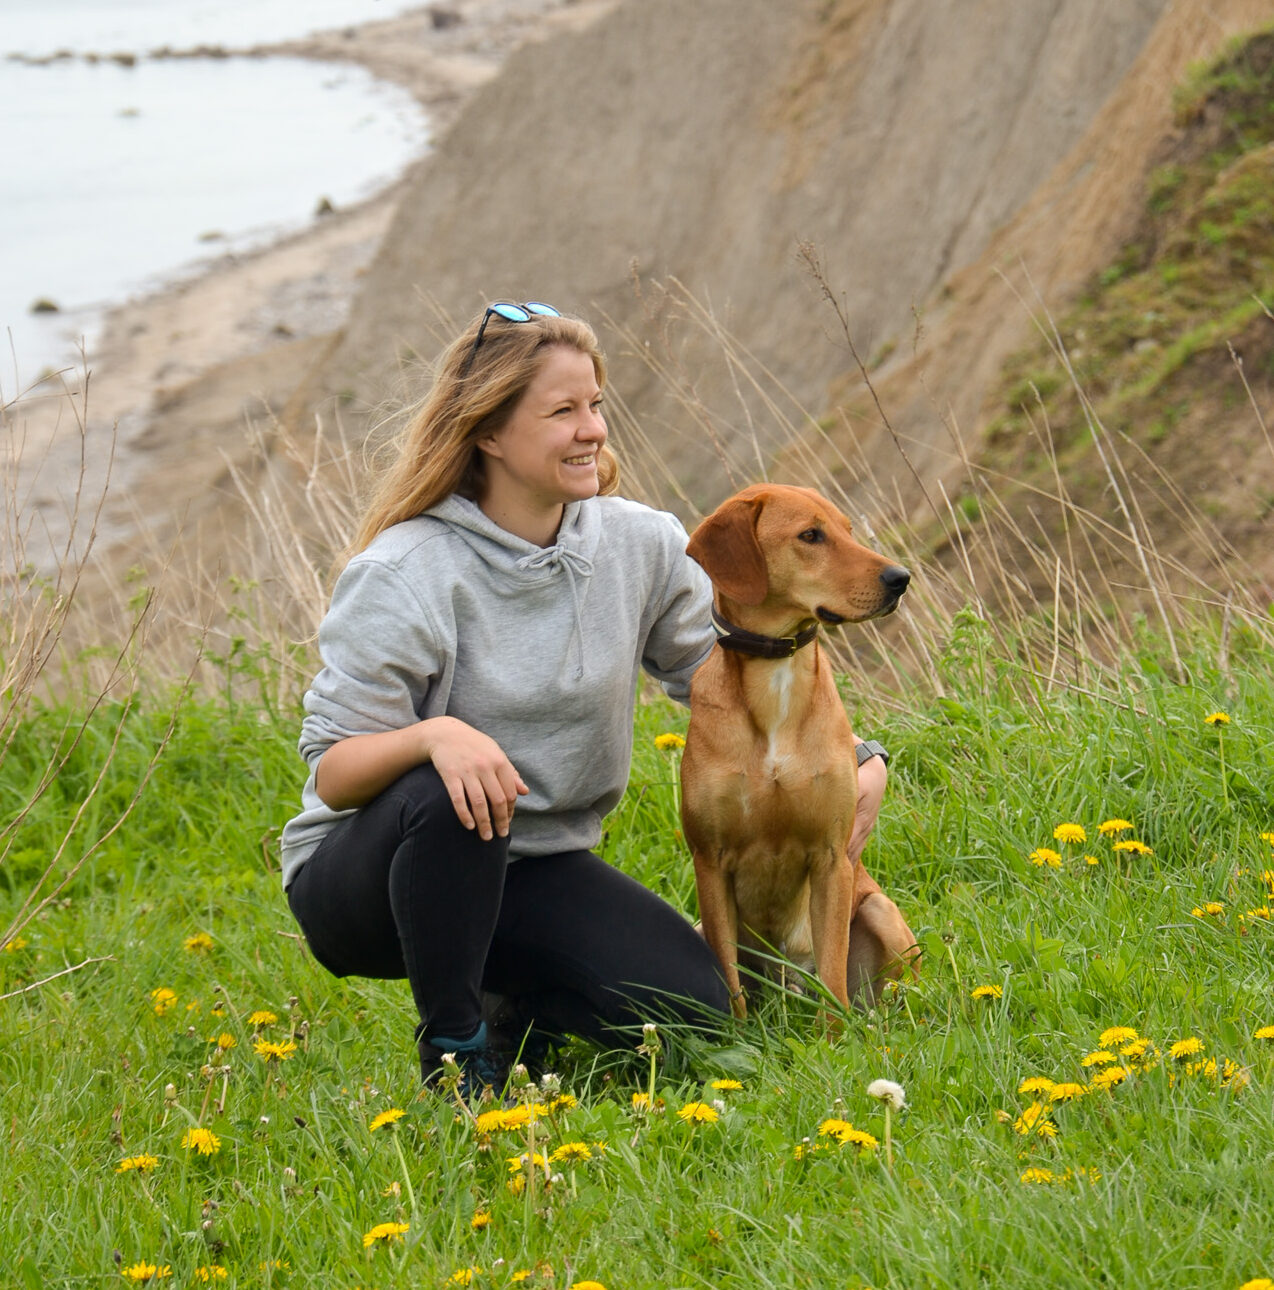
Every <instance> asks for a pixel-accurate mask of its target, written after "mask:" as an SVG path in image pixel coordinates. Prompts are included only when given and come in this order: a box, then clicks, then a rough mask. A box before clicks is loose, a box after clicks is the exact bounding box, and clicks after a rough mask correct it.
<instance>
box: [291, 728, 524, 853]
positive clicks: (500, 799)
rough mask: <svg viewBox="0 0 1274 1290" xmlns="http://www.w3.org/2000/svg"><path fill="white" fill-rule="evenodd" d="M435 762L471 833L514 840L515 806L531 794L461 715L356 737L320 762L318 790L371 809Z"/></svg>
mask: <svg viewBox="0 0 1274 1290" xmlns="http://www.w3.org/2000/svg"><path fill="white" fill-rule="evenodd" d="M425 762H432V763H433V764H434V766H436V767H437V769H438V774H439V775H441V776H442V782H443V785H444V786H445V787H446V789H447V793H448V795H449V796H450V798H451V802H452V805H453V806H454V807H455V809H456V815H457V817H458V818H459V820H460V823H461V824H463V825H464V826H465V828H466V829H473V828H476V829H477V830H478V834H479V836H480V837H481V838H482V839H483V840H484V841H490V840H491V838H492V837H493V836H494V834H496V833H498V834H499V835H500V837H502V838H503V837H507V836H508V834H509V821H510V819H511V818H512V816H513V807H514V804H515V803H516V802H517V799H518V797H519V795H521V794H524V793H528V792H529V791H530V790H529V789H528V788H527V786H526V784H525V783H524V782H523V780H522V777H521V776H520V775H519V774H518V772H517V770H516V769H515V767H514V766H513V763H512V762H510V761H509V759H508V758H507V757H506V756H505V755H504V751H503V749H502V748H501V747H500V745H499V744H497V743H496V741H495V740H494V739H492V738H490V737H489V736H488V735H484V734H483V733H482V731H480V730H475V729H474V728H473V727H472V726H470V725H466V724H465V723H464V722H463V721H459V720H457V719H456V718H455V717H428V718H426V719H425V720H424V721H417V722H415V723H414V724H413V725H410V726H405V727H403V728H402V729H401V730H384V731H380V732H378V733H376V734H369V735H352V736H350V737H349V738H348V739H342V740H340V741H339V742H337V743H334V744H333V745H332V746H331V747H330V748H328V749H327V751H326V752H324V754H323V756H322V757H321V758H320V759H319V763H318V768H317V769H316V771H315V774H314V788H315V791H316V792H317V793H318V795H319V797H321V798H322V799H323V801H324V803H325V804H326V805H327V806H330V807H331V808H332V810H334V811H346V810H350V809H351V808H353V807H358V806H365V805H366V804H367V803H368V802H370V801H371V800H372V798H374V797H376V796H377V795H378V794H380V793H382V792H383V791H384V790H385V789H387V788H388V787H389V786H390V785H391V784H392V783H393V782H394V781H395V780H397V779H400V778H401V777H402V776H403V775H405V774H406V773H407V771H409V770H411V769H412V768H413V767H414V766H419V765H422V764H423V763H425Z"/></svg>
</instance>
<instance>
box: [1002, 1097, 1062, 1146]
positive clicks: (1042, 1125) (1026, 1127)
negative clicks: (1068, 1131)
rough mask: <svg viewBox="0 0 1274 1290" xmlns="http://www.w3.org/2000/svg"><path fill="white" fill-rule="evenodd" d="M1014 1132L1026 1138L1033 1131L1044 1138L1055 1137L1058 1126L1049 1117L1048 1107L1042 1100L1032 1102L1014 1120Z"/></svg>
mask: <svg viewBox="0 0 1274 1290" xmlns="http://www.w3.org/2000/svg"><path fill="white" fill-rule="evenodd" d="M1013 1132H1014V1133H1020V1134H1021V1135H1022V1136H1023V1137H1024V1138H1026V1137H1030V1135H1031V1134H1032V1133H1034V1134H1037V1135H1038V1136H1040V1137H1042V1138H1055V1137H1056V1136H1057V1126H1056V1125H1055V1124H1054V1123H1053V1122H1052V1120H1050V1119H1049V1118H1048V1107H1046V1106H1045V1105H1044V1104H1043V1103H1042V1102H1032V1103H1031V1105H1030V1106H1028V1107H1027V1108H1026V1110H1024V1111H1023V1112H1022V1114H1021V1115H1019V1116H1018V1117H1017V1119H1016V1120H1014V1121H1013Z"/></svg>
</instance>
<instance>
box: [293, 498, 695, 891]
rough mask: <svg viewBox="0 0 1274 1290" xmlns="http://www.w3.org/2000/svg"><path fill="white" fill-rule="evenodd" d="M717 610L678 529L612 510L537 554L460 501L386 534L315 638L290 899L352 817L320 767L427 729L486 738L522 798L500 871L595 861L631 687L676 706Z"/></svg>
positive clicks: (569, 525)
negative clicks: (328, 756) (351, 750)
mask: <svg viewBox="0 0 1274 1290" xmlns="http://www.w3.org/2000/svg"><path fill="white" fill-rule="evenodd" d="M711 605H712V591H711V584H710V583H709V582H708V578H707V575H706V574H705V573H704V572H703V570H702V569H701V568H700V567H699V566H698V565H697V564H695V563H694V561H693V560H691V559H690V558H689V557H688V556H687V555H686V532H685V529H683V528H682V526H681V524H680V523H679V521H678V520H677V519H676V517H675V516H672V515H669V514H667V513H665V512H663V511H654V510H651V509H650V508H649V507H646V506H642V505H640V504H639V503H637V502H632V501H627V500H626V499H624V498H619V497H595V498H591V499H590V500H588V501H584V502H572V503H570V504H569V505H568V506H567V507H566V510H565V515H564V516H563V519H562V525H561V528H560V530H559V531H558V535H557V541H556V543H555V544H554V545H553V546H549V547H539V546H536V545H535V544H534V543H531V542H526V541H523V539H521V538H519V537H515V536H513V534H511V533H507V532H505V531H504V530H503V529H501V528H499V527H498V526H497V525H495V524H493V523H492V522H491V520H489V519H488V518H487V517H486V515H484V514H483V512H482V511H481V510H480V509H479V507H478V506H477V505H475V504H474V503H473V502H470V501H467V500H465V499H464V498H461V497H457V496H452V497H448V498H447V499H446V500H445V501H443V502H441V503H439V505H437V506H435V507H433V508H431V509H430V510H428V511H426V512H425V513H424V514H423V515H419V516H417V517H416V518H415V519H411V520H406V521H405V522H403V523H401V524H396V525H394V526H393V527H392V528H390V529H387V530H386V531H385V532H383V533H381V534H380V535H379V536H378V537H377V538H376V539H375V540H374V541H373V542H372V543H371V544H370V545H369V546H368V547H367V549H366V550H364V551H362V552H360V553H359V554H358V555H356V556H355V557H354V558H353V559H352V560H351V561H350V562H349V564H348V565H347V566H346V568H345V570H344V572H343V573H342V574H341V576H340V578H339V580H338V581H337V584H336V588H335V591H334V592H333V595H332V604H331V607H330V608H329V610H328V612H327V615H326V616H325V617H324V619H323V622H322V625H321V626H320V628H319V652H320V654H321V656H322V660H323V670H322V671H321V672H320V673H319V674H318V676H317V677H316V678H315V680H314V683H313V685H312V686H311V687H310V689H309V691H308V692H307V693H306V695H305V711H306V714H307V715H306V717H305V721H304V723H303V725H302V727H301V740H300V752H301V756H302V757H304V758H305V760H306V762H308V763H309V767H310V777H309V779H308V780H307V781H306V784H305V788H304V790H303V793H302V798H301V802H302V809H301V812H300V814H299V815H297V816H295V817H294V818H293V819H292V820H290V821H289V822H288V824H287V825H286V827H285V828H284V830H283V885H284V888H285V889H286V888H287V887H288V886H289V885H290V884H291V882H292V879H293V878H295V877H296V874H297V871H298V869H299V868H300V867H301V865H303V864H304V863H305V861H306V860H307V859H308V858H309V856H310V855H311V853H312V852H313V851H314V849H315V847H317V846H318V844H319V842H320V841H321V840H322V838H323V835H324V834H325V833H326V832H327V831H328V829H330V828H331V827H332V825H333V824H334V823H335V822H336V821H337V820H339V819H342V818H343V817H344V816H346V815H348V814H350V812H348V811H333V810H331V809H330V808H329V807H327V806H325V805H324V804H323V802H322V800H321V799H320V798H319V796H318V794H317V793H316V792H315V791H314V771H315V768H316V767H317V765H318V761H319V758H320V757H321V756H322V755H323V753H324V751H325V750H326V749H328V748H329V747H331V745H332V744H334V743H336V742H338V741H339V740H341V739H346V738H348V737H350V736H351V735H360V734H369V733H374V732H377V731H382V730H395V729H401V728H403V727H405V726H408V725H411V724H412V723H413V722H415V721H419V720H421V719H423V718H425V717H437V716H443V715H449V716H453V717H457V718H459V719H460V720H461V721H464V722H467V723H468V724H469V725H471V726H474V727H475V728H476V729H478V730H481V731H482V732H483V733H484V734H487V735H490V736H491V738H492V739H494V740H495V741H496V743H498V744H499V745H500V747H501V748H502V749H503V750H504V752H505V754H506V755H507V756H508V758H509V760H510V761H511V762H512V763H513V765H514V766H515V767H516V768H517V770H518V773H519V774H520V775H521V776H522V778H523V779H524V780H525V781H526V783H527V786H528V787H529V788H530V790H531V791H530V794H529V795H528V796H525V797H521V798H519V799H518V803H517V806H516V808H515V810H514V813H513V824H512V827H511V829H510V854H511V855H512V856H519V855H522V856H530V855H548V854H552V853H554V852H557V851H569V850H577V849H579V850H586V849H590V848H592V847H595V846H596V845H597V843H598V840H599V839H600V837H601V827H602V817H603V816H604V815H605V814H606V813H607V812H608V811H610V810H611V809H612V807H614V806H615V804H616V803H617V802H618V801H619V799H620V797H621V796H622V795H623V792H624V788H625V786H626V785H627V782H628V770H629V762H630V760H631V755H632V714H633V703H634V700H635V698H636V690H637V681H638V675H639V669H641V668H644V669H645V670H646V671H647V672H648V673H649V674H650V675H651V676H653V677H655V678H656V679H657V680H658V681H660V682H661V683H662V684H663V686H664V688H665V690H667V692H668V694H669V695H670V696H671V697H672V698H674V699H676V700H677V701H678V702H681V703H685V702H687V701H688V698H689V691H690V678H691V676H692V675H693V673H694V671H695V669H696V668H697V667H698V666H699V664H700V663H702V662H703V660H704V659H705V658H706V657H707V655H708V653H709V651H710V650H711V648H712V645H713V642H714V640H715V639H716V638H715V636H714V635H713V632H712V627H711V623H710V619H709V611H710V609H711Z"/></svg>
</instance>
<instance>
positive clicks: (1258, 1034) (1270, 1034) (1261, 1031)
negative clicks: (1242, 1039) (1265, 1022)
mask: <svg viewBox="0 0 1274 1290" xmlns="http://www.w3.org/2000/svg"><path fill="white" fill-rule="evenodd" d="M1252 1038H1253V1039H1274V1026H1258V1027H1257V1028H1256V1029H1255V1030H1254V1031H1253V1032H1252Z"/></svg>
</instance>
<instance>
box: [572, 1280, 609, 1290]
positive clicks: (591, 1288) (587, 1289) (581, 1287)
mask: <svg viewBox="0 0 1274 1290" xmlns="http://www.w3.org/2000/svg"><path fill="white" fill-rule="evenodd" d="M570 1290H606V1287H605V1286H604V1285H602V1283H601V1282H600V1281H575V1282H573V1283H572V1284H571V1286H570Z"/></svg>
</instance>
